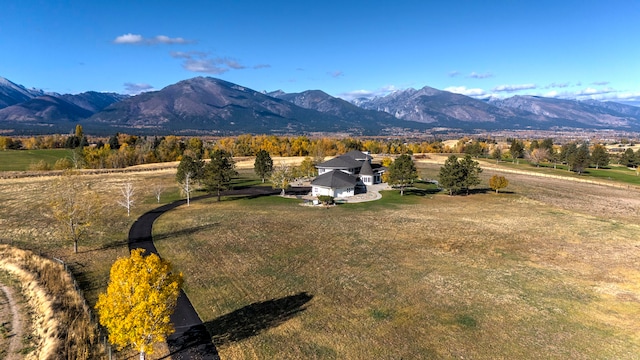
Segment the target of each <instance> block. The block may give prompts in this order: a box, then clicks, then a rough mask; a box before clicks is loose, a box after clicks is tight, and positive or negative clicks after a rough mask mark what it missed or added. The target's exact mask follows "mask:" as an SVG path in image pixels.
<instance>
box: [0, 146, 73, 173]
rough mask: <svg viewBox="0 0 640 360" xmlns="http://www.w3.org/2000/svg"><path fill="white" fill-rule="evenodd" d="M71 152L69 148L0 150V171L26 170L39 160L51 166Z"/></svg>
mask: <svg viewBox="0 0 640 360" xmlns="http://www.w3.org/2000/svg"><path fill="white" fill-rule="evenodd" d="M71 152H72V150H69V149H50V150H4V151H0V171H26V170H28V169H29V166H30V165H31V164H35V163H37V162H39V161H45V162H46V163H47V164H49V165H50V166H51V167H53V164H55V163H56V161H57V160H58V159H61V158H65V157H69V156H70V155H71Z"/></svg>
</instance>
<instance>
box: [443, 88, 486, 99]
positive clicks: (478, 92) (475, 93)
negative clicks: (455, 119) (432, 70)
mask: <svg viewBox="0 0 640 360" xmlns="http://www.w3.org/2000/svg"><path fill="white" fill-rule="evenodd" d="M444 91H448V92H452V93H456V94H460V95H465V96H471V97H486V96H487V93H486V92H485V91H484V90H482V89H480V88H473V89H467V87H466V86H449V87H448V88H445V89H444Z"/></svg>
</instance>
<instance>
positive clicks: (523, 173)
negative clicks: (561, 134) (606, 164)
mask: <svg viewBox="0 0 640 360" xmlns="http://www.w3.org/2000/svg"><path fill="white" fill-rule="evenodd" d="M483 169H486V170H491V171H499V172H506V173H511V174H518V175H526V176H537V177H546V178H550V179H559V180H568V181H576V182H581V183H587V184H594V185H601V186H609V187H615V188H619V189H632V188H633V189H638V188H639V187H638V186H637V185H632V184H617V183H611V182H606V181H598V180H591V179H580V178H576V177H571V176H562V175H553V174H545V173H539V172H533V171H522V170H514V169H504V168H498V167H491V166H484V167H483Z"/></svg>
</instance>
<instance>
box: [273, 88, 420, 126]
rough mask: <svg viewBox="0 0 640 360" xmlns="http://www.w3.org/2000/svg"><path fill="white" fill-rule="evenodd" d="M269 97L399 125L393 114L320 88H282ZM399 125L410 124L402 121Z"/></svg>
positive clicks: (334, 112)
mask: <svg viewBox="0 0 640 360" xmlns="http://www.w3.org/2000/svg"><path fill="white" fill-rule="evenodd" d="M267 95H269V96H271V97H275V98H278V99H283V100H286V101H289V102H291V103H293V104H295V105H297V106H300V107H303V108H305V109H311V110H316V111H319V112H322V113H325V114H331V115H334V116H337V117H339V118H342V119H354V121H355V120H356V119H357V121H359V122H367V123H373V124H379V125H380V126H383V127H384V126H390V125H392V124H395V125H396V126H400V123H399V122H398V119H397V118H395V117H394V116H393V115H391V114H388V113H385V112H380V111H373V110H366V109H363V108H360V107H358V106H356V105H354V104H352V103H350V102H348V101H345V100H342V99H340V98H335V97H333V96H331V95H329V94H327V93H325V92H323V91H320V90H307V91H304V92H301V93H285V92H283V91H282V90H278V91H274V92H270V93H267ZM401 125H404V126H410V125H411V124H408V125H407V124H406V123H404V122H402V124H401Z"/></svg>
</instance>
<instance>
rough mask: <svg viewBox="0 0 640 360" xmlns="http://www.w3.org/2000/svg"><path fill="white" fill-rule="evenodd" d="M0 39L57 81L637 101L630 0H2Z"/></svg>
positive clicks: (33, 69) (8, 67)
mask: <svg viewBox="0 0 640 360" xmlns="http://www.w3.org/2000/svg"><path fill="white" fill-rule="evenodd" d="M0 49H2V52H1V55H0V76H2V77H5V78H7V79H9V80H11V81H13V82H15V83H18V84H22V85H24V86H26V87H36V88H41V89H44V90H45V91H53V92H59V93H72V94H75V93H80V92H84V91H89V90H96V91H111V92H119V93H129V94H135V93H138V92H140V91H149V90H159V89H161V88H163V87H165V86H168V85H171V84H173V83H176V82H178V81H180V80H184V79H189V78H192V77H196V76H212V77H217V78H221V79H223V80H227V81H231V82H234V83H237V84H240V85H243V86H246V87H249V88H252V89H254V90H258V91H262V90H266V91H274V90H278V89H281V90H283V91H285V92H301V91H304V90H311V89H320V90H323V91H325V92H327V93H329V94H330V95H333V96H339V97H342V98H345V99H352V98H354V97H357V96H375V95H385V94H387V93H389V92H390V91H393V90H400V89H405V88H409V87H412V88H416V89H417V88H422V87H423V86H431V87H434V88H437V89H441V90H447V91H452V92H458V93H461V94H465V95H470V96H474V97H477V98H484V97H488V96H497V97H503V98H504V97H509V96H513V95H518V94H520V95H523V94H529V95H541V96H550V97H565V98H579V99H586V98H595V99H601V100H616V101H636V102H638V104H640V1H638V0H627V1H620V0H609V1H590V0H582V1H574V0H562V1H557V0H554V1H547V0H539V1H516V0H511V1H458V0H452V1H428V0H422V1H418V0H416V1H402V0H398V1H394V2H390V1H349V0H343V1H333V0H324V1H322V2H320V1H315V2H310V1H264V0H263V1H248V0H247V1H242V0H236V1H182V2H178V1H161V0H160V1H158V0H156V1H118V0H113V1H86V0H84V1H53V0H43V1H32V0H20V1H18V0H5V1H3V4H2V11H0Z"/></svg>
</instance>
